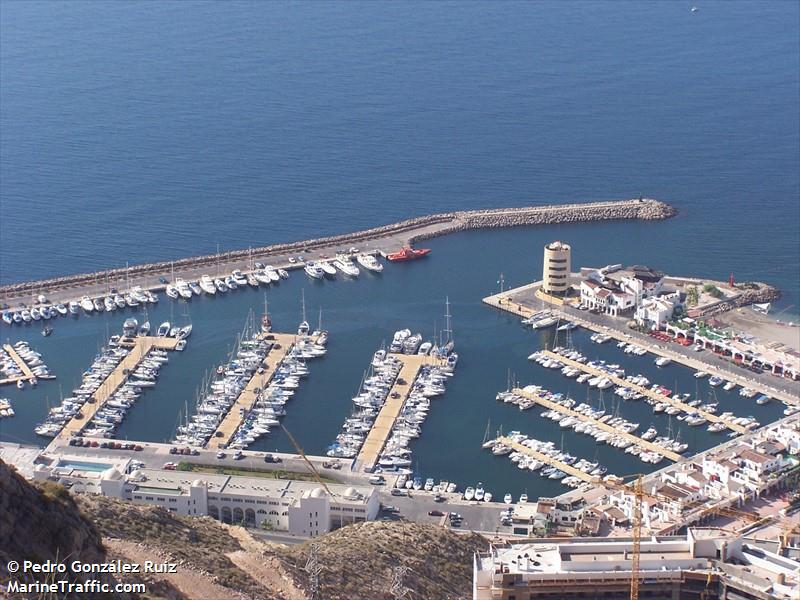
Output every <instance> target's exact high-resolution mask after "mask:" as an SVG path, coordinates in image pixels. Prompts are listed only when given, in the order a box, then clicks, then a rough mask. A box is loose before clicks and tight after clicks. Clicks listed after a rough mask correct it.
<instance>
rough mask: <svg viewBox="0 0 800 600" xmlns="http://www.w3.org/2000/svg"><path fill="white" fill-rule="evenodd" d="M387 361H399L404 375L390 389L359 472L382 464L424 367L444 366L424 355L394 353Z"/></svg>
mask: <svg viewBox="0 0 800 600" xmlns="http://www.w3.org/2000/svg"><path fill="white" fill-rule="evenodd" d="M387 359H388V360H391V361H394V360H396V361H399V362H400V363H401V367H400V371H399V372H398V374H397V378H396V379H395V381H394V384H393V385H392V387H391V388H390V389H389V393H388V398H387V400H386V402H385V403H384V405H383V406H382V407H381V409H380V412H379V413H378V416H377V417H376V418H375V422H374V423H373V424H372V428H371V429H370V431H369V434H368V435H367V438H366V440H365V441H364V445H363V446H362V447H361V451H360V452H359V453H358V456H357V457H356V461H355V470H362V469H368V470H372V468H373V467H374V466H375V465H376V463H377V462H378V458H379V457H380V454H381V452H382V451H383V448H384V446H385V445H386V441H387V440H388V439H389V436H390V435H391V433H392V429H393V428H394V425H395V422H396V421H397V418H398V417H399V416H400V412H401V410H402V409H403V406H404V405H405V403H406V400H408V397H409V395H410V394H411V391H412V389H413V384H414V381H415V380H416V379H417V375H418V374H419V372H420V370H421V369H422V367H423V365H434V366H435V365H438V364H441V363H442V361H441V360H440V359H437V358H436V357H432V356H427V355H420V354H411V355H408V354H394V353H390V354H389V355H388V358H387Z"/></svg>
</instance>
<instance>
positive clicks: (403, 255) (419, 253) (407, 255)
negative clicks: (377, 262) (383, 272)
mask: <svg viewBox="0 0 800 600" xmlns="http://www.w3.org/2000/svg"><path fill="white" fill-rule="evenodd" d="M430 253H431V250H430V248H419V249H416V250H415V249H414V248H411V247H410V246H403V247H402V248H401V249H400V250H398V251H397V252H391V253H389V254H387V255H386V258H387V259H388V260H390V261H392V262H403V261H407V260H415V259H417V258H422V257H423V256H427V255H428V254H430Z"/></svg>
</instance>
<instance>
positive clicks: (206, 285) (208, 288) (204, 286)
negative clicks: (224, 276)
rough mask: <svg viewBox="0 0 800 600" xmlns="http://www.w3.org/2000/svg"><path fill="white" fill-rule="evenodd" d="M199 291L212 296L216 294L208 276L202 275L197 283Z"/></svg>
mask: <svg viewBox="0 0 800 600" xmlns="http://www.w3.org/2000/svg"><path fill="white" fill-rule="evenodd" d="M199 285H200V289H201V290H203V291H204V292H205V293H206V294H211V295H212V296H213V295H214V294H216V293H217V288H216V286H215V285H214V280H213V279H211V277H209V276H208V275H203V276H202V277H201V278H200V281H199Z"/></svg>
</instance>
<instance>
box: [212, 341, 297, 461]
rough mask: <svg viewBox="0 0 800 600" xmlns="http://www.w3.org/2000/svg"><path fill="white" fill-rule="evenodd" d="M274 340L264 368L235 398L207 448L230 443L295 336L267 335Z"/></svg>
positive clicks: (265, 358)
mask: <svg viewBox="0 0 800 600" xmlns="http://www.w3.org/2000/svg"><path fill="white" fill-rule="evenodd" d="M267 335H270V336H272V337H273V338H274V345H273V346H272V348H271V349H270V351H269V352H268V353H267V355H266V356H265V357H264V360H263V362H262V363H261V364H262V366H263V367H264V371H263V372H262V373H258V372H256V373H255V374H254V375H253V377H251V378H250V381H248V382H247V385H246V386H245V387H244V389H243V390H242V393H241V394H239V397H238V398H236V402H234V404H233V406H231V409H230V410H229V411H228V414H226V415H225V418H224V419H223V420H222V422H221V423H220V424H219V426H218V427H217V430H216V431H215V432H214V433H213V434H212V436H211V437H210V438H209V440H208V444H207V446H208V448H225V447H227V445H228V444H229V443H230V441H231V438H232V437H233V434H235V433H236V430H238V429H239V426H240V425H241V424H242V420H243V419H244V417H245V416H246V415H247V413H249V412H250V411H251V410H252V409H253V406H255V404H256V401H257V400H258V391H259V390H261V389H263V388H265V387H266V386H267V385H269V382H270V380H271V379H272V377H273V376H274V375H275V370H276V369H277V368H278V367H279V366H280V364H281V363H282V362H283V359H284V358H286V355H287V354H288V353H289V351H290V350H291V349H292V346H293V345H294V342H295V340H296V339H297V335H296V334H293V333H291V334H290V333H269V334H267Z"/></svg>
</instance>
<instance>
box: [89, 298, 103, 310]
mask: <svg viewBox="0 0 800 600" xmlns="http://www.w3.org/2000/svg"><path fill="white" fill-rule="evenodd" d="M92 304H93V305H94V309H95V310H96V311H97V312H103V311H104V310H105V305H104V304H103V300H102V299H100V298H95V299H94V300H92Z"/></svg>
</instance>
